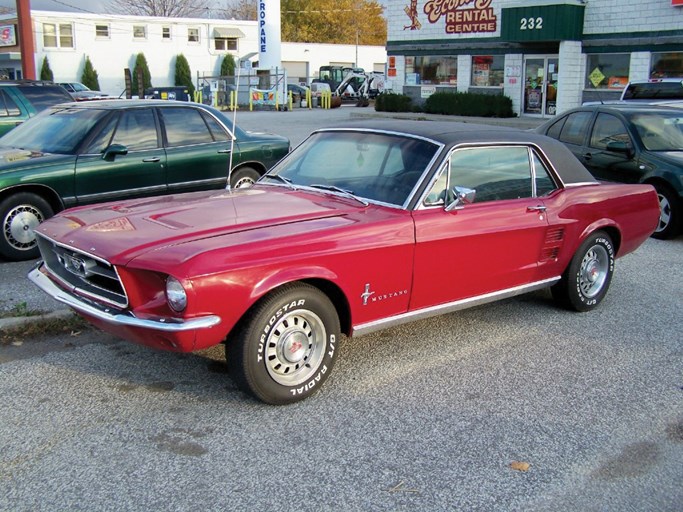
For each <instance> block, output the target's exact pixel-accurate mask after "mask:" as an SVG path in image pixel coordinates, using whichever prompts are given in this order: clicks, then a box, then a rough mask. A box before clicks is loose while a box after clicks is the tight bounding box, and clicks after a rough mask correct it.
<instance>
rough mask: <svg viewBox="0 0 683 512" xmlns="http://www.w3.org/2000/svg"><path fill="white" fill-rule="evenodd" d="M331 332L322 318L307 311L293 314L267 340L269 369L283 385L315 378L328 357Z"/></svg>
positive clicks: (275, 327)
mask: <svg viewBox="0 0 683 512" xmlns="http://www.w3.org/2000/svg"><path fill="white" fill-rule="evenodd" d="M326 340H327V333H326V331H325V326H324V325H323V322H322V320H320V317H318V315H316V314H315V313H313V312H311V311H307V310H297V311H291V312H289V313H287V314H286V315H284V316H283V317H282V318H280V320H279V321H278V322H277V323H276V324H275V325H274V326H273V328H272V329H271V331H270V334H269V335H268V338H267V340H266V348H265V352H266V357H265V360H266V368H267V369H268V373H269V374H270V376H271V377H272V379H273V380H274V381H275V382H277V383H278V384H282V385H283V386H296V385H298V384H301V383H303V382H305V381H306V380H308V379H309V378H311V377H312V376H313V374H314V373H315V372H316V371H317V370H318V368H319V366H320V363H321V362H322V360H323V357H324V355H325V347H326Z"/></svg>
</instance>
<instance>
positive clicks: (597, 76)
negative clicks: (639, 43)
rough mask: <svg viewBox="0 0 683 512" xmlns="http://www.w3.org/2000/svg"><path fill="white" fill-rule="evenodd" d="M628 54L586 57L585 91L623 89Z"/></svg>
mask: <svg viewBox="0 0 683 512" xmlns="http://www.w3.org/2000/svg"><path fill="white" fill-rule="evenodd" d="M630 61H631V55H630V54H628V53H597V54H593V55H588V62H587V66H586V89H623V88H624V87H626V84H627V83H628V72H629V63H630Z"/></svg>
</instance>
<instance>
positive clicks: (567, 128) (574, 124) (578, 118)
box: [559, 112, 593, 146]
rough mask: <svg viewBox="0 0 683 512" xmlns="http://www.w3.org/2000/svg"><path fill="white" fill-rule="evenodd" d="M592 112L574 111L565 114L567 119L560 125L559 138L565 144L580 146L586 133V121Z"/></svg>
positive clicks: (588, 120) (587, 121)
mask: <svg viewBox="0 0 683 512" xmlns="http://www.w3.org/2000/svg"><path fill="white" fill-rule="evenodd" d="M592 115H593V113H592V112H574V113H573V114H569V115H568V116H567V120H566V121H565V123H564V126H563V127H562V131H561V132H560V137H559V139H560V140H561V141H562V142H566V143H567V144H576V145H577V146H580V145H581V144H583V140H584V138H585V136H586V133H588V123H589V122H590V119H591V116H592Z"/></svg>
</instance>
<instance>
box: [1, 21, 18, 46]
mask: <svg viewBox="0 0 683 512" xmlns="http://www.w3.org/2000/svg"><path fill="white" fill-rule="evenodd" d="M16 45H17V33H16V30H15V29H14V25H0V46H16Z"/></svg>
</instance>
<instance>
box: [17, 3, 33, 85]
mask: <svg viewBox="0 0 683 512" xmlns="http://www.w3.org/2000/svg"><path fill="white" fill-rule="evenodd" d="M17 23H18V25H19V51H20V52H21V73H22V77H23V78H27V79H29V80H35V79H36V57H35V47H34V45H33V22H32V21H31V3H30V0H17Z"/></svg>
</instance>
